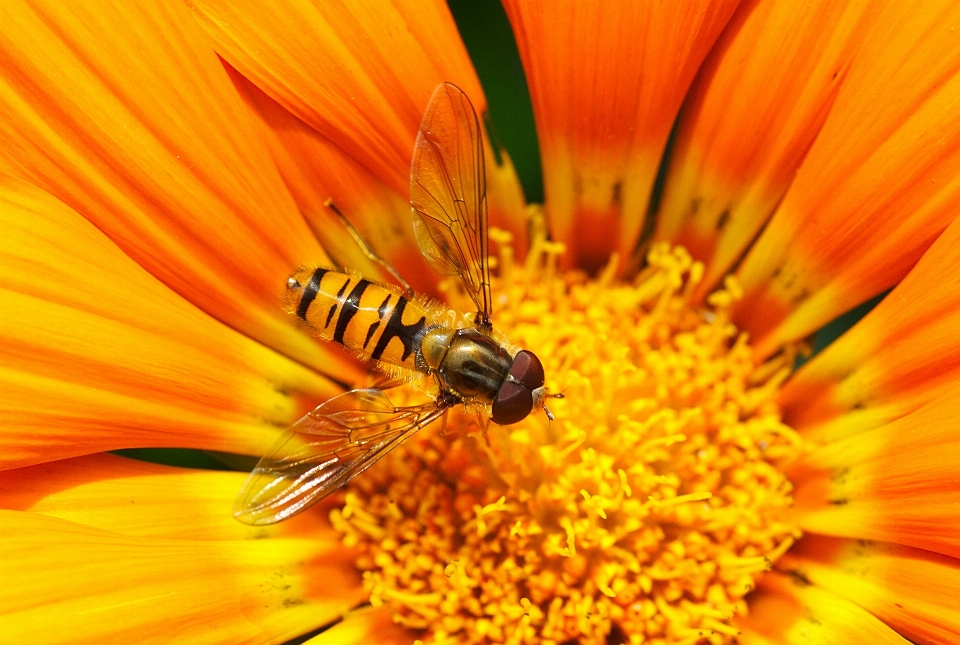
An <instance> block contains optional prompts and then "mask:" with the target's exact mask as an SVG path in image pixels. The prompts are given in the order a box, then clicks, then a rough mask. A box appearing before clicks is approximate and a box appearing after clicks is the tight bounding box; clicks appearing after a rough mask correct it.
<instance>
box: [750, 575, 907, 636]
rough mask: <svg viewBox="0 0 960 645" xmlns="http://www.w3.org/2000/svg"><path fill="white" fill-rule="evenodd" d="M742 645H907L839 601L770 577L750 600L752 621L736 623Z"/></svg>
mask: <svg viewBox="0 0 960 645" xmlns="http://www.w3.org/2000/svg"><path fill="white" fill-rule="evenodd" d="M739 624H740V625H741V626H742V627H743V628H744V629H745V631H744V633H743V634H742V635H741V636H740V637H739V642H741V643H743V644H744V645H755V644H766V643H777V644H778V645H810V643H871V644H874V643H875V644H877V645H880V644H882V643H891V644H894V643H895V644H897V645H908V642H907V641H906V640H905V639H904V638H903V637H902V636H900V635H899V634H897V633H896V632H895V631H893V630H892V629H890V628H889V627H887V626H886V625H884V624H883V623H882V622H881V621H880V620H879V619H878V618H876V617H875V616H874V615H872V614H870V613H869V612H867V611H864V610H863V609H861V608H860V607H858V606H857V605H855V604H853V603H852V602H849V601H847V600H844V599H843V598H841V597H839V596H835V595H834V594H832V593H830V592H828V591H824V590H823V589H819V588H817V587H812V586H808V585H805V584H803V583H800V582H798V581H796V580H792V579H790V578H788V577H787V576H783V575H780V574H776V573H768V574H767V575H765V576H764V577H763V580H762V581H761V586H760V591H759V593H757V595H756V596H753V597H751V599H750V615H749V616H747V617H746V618H744V619H742V620H741V621H739Z"/></svg>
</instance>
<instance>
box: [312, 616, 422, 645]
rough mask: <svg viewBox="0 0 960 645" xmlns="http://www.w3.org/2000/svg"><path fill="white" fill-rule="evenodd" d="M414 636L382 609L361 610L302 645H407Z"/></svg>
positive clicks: (345, 617)
mask: <svg viewBox="0 0 960 645" xmlns="http://www.w3.org/2000/svg"><path fill="white" fill-rule="evenodd" d="M413 633H414V632H412V631H410V630H407V629H404V628H402V627H400V626H399V625H397V624H396V623H394V622H393V618H392V617H391V615H390V610H389V609H387V608H385V607H380V608H377V609H374V608H373V607H364V608H363V609H358V610H356V611H351V612H350V613H349V614H347V615H346V616H344V617H343V620H341V621H340V622H339V623H337V624H336V625H334V626H333V627H331V628H330V629H328V630H326V631H325V632H323V633H322V634H319V635H317V636H314V637H313V638H311V639H310V640H308V641H307V642H306V643H305V644H304V645H366V644H367V643H377V645H407V644H408V643H410V642H411V641H412V638H411V636H412V634H413Z"/></svg>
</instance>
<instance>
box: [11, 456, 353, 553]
mask: <svg viewBox="0 0 960 645" xmlns="http://www.w3.org/2000/svg"><path fill="white" fill-rule="evenodd" d="M246 477H247V474H246V473H237V472H225V471H208V470H194V469H189V468H173V467H171V466H161V465H158V464H151V463H147V462H144V461H137V460H135V459H126V458H124V457H118V456H116V455H109V454H98V455H87V456H85V457H77V458H75V459H66V460H63V461H55V462H51V463H47V464H41V465H37V466H29V467H26V468H16V469H13V470H7V471H3V472H0V508H6V509H11V510H18V511H31V512H33V513H42V514H43V515H49V516H51V517H58V518H60V519H63V520H70V521H72V522H77V523H79V524H84V525H86V526H92V527H96V528H101V529H105V530H109V531H113V532H115V533H122V534H123V535H130V536H137V537H150V538H172V539H180V540H244V539H263V538H267V537H291V536H293V537H306V536H309V537H312V538H319V539H323V540H326V541H330V542H333V541H336V539H337V535H336V533H335V532H334V531H333V529H332V528H331V527H330V525H329V523H328V522H327V521H326V520H325V517H326V512H325V509H322V508H321V509H318V510H316V511H310V512H308V513H303V514H301V515H299V516H297V517H296V518H294V519H292V520H291V521H289V522H283V523H282V524H278V525H275V526H270V527H265V528H253V527H250V526H247V525H246V524H241V523H240V522H238V521H237V520H235V519H233V513H232V512H231V508H232V507H233V501H234V499H235V498H236V496H237V493H238V492H239V491H240V488H241V486H243V482H244V480H245V479H246ZM327 510H328V509H327ZM301 518H302V519H301Z"/></svg>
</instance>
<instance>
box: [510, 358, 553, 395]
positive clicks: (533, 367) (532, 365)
mask: <svg viewBox="0 0 960 645" xmlns="http://www.w3.org/2000/svg"><path fill="white" fill-rule="evenodd" d="M510 376H512V377H513V378H514V380H517V381H520V382H521V383H523V384H524V385H526V386H527V388H528V389H530V390H531V391H533V390H535V389H537V388H538V387H543V383H544V381H545V378H544V376H543V363H541V362H540V359H539V358H537V355H536V354H534V353H533V352H529V351H527V350H525V349H521V350H520V351H519V352H517V355H516V356H514V357H513V365H512V366H511V367H510Z"/></svg>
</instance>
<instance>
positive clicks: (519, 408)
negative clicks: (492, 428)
mask: <svg viewBox="0 0 960 645" xmlns="http://www.w3.org/2000/svg"><path fill="white" fill-rule="evenodd" d="M531 411H533V392H531V391H530V388H528V387H527V386H526V385H524V384H522V383H515V382H514V381H507V382H506V383H504V384H503V385H502V386H501V387H500V391H499V392H497V398H495V399H494V400H493V410H492V413H493V422H494V423H496V424H497V425H501V426H508V425H510V424H511V423H516V422H517V421H522V420H523V419H525V418H526V417H527V415H529V414H530V412H531Z"/></svg>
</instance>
